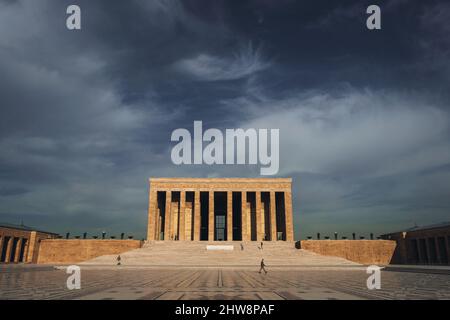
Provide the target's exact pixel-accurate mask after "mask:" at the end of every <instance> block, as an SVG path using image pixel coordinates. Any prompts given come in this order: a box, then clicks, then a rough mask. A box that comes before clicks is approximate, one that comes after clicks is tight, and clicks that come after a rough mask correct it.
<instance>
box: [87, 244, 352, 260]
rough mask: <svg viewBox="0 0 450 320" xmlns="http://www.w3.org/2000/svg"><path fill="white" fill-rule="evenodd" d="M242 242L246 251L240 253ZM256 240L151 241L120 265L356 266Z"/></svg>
mask: <svg viewBox="0 0 450 320" xmlns="http://www.w3.org/2000/svg"><path fill="white" fill-rule="evenodd" d="M241 243H242V244H243V245H244V250H241V247H240V245H241ZM207 245H233V246H234V250H232V251H222V250H220V251H213V250H206V246H207ZM258 246H259V243H257V242H255V241H248V242H241V241H214V242H213V241H148V242H146V243H145V244H144V246H143V247H142V248H140V249H135V250H131V251H128V252H125V253H122V254H121V255H120V256H121V264H122V265H128V266H145V265H147V266H156V265H157V266H164V265H166V266H174V265H179V266H205V265H207V266H231V265H239V266H255V265H256V266H257V265H259V263H260V261H261V259H262V258H264V261H265V263H266V264H267V265H277V266H289V265H295V266H301V265H314V266H328V265H333V266H345V265H357V264H355V263H353V262H350V261H348V260H345V259H342V258H338V257H326V256H321V255H318V254H316V253H313V252H310V251H306V250H299V249H296V248H295V242H293V241H292V242H285V241H277V242H264V245H263V249H262V250H261V249H259V248H258ZM116 264H117V255H105V256H101V257H97V258H94V259H91V260H88V261H85V262H83V263H81V265H116Z"/></svg>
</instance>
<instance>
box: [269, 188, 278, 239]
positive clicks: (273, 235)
mask: <svg viewBox="0 0 450 320" xmlns="http://www.w3.org/2000/svg"><path fill="white" fill-rule="evenodd" d="M270 240H271V241H276V240H277V216H276V203H275V191H270Z"/></svg>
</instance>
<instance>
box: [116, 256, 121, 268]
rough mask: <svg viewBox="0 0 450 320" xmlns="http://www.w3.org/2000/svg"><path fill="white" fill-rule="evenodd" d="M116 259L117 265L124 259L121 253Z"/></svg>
mask: <svg viewBox="0 0 450 320" xmlns="http://www.w3.org/2000/svg"><path fill="white" fill-rule="evenodd" d="M116 260H117V265H118V266H120V261H121V260H122V258H121V257H120V255H119V256H117V259H116Z"/></svg>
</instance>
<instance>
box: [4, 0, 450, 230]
mask: <svg viewBox="0 0 450 320" xmlns="http://www.w3.org/2000/svg"><path fill="white" fill-rule="evenodd" d="M70 4H78V5H79V6H80V7H81V10H82V30H80V31H69V30H67V28H66V26H65V19H66V17H67V15H66V8H67V6H68V5H70ZM369 4H372V3H370V2H367V1H357V0H354V1H351V0H349V1H339V3H330V2H329V1H319V2H317V1H316V2H314V4H313V3H312V2H306V1H303V2H300V1H290V0H285V1H258V0H250V1H207V2H204V1H202V2H201V1H194V0H189V1H176V0H167V1H166V0H155V1H139V0H134V1H126V2H125V1H121V2H112V1H106V0H104V1H102V0H94V1H92V0H91V1H56V0H45V1H25V0H24V1H20V0H16V1H15V0H0V75H1V77H0V99H1V100H0V150H1V152H0V221H2V222H10V223H20V222H21V221H23V222H24V223H25V224H27V225H33V226H36V227H38V228H41V229H48V230H50V231H55V232H59V233H65V232H69V231H70V232H71V233H72V234H73V235H75V234H81V233H82V232H85V231H86V232H88V233H89V234H91V235H92V234H99V233H100V232H101V231H103V230H105V231H107V232H108V233H109V234H111V235H112V234H115V235H118V234H119V233H120V232H126V233H129V234H134V235H135V236H136V237H139V238H143V237H145V230H146V227H145V226H146V219H147V214H146V210H147V201H148V198H147V197H148V193H147V192H148V190H147V188H148V186H147V179H148V177H151V176H155V177H158V176H185V177H189V176H192V177H197V176H200V177H202V176H205V177H220V176H223V177H246V176H248V177H258V176H259V167H258V166H253V165H252V166H242V165H241V166H238V165H235V166H207V165H181V166H176V165H174V164H172V163H171V160H170V152H171V148H172V147H173V145H174V144H173V143H172V142H171V141H170V135H171V132H172V131H173V130H175V129H177V128H187V129H188V130H192V128H193V121H194V120H201V121H203V125H204V127H205V129H206V128H219V129H225V128H275V129H280V171H279V173H278V176H282V177H288V176H289V177H293V179H294V197H293V199H294V220H295V223H296V228H295V231H296V238H304V237H306V236H308V235H314V234H315V232H321V233H322V234H329V235H331V233H332V232H334V231H338V232H339V233H341V234H344V233H346V235H347V236H348V235H350V233H351V232H358V233H362V234H365V235H366V236H367V235H368V233H369V232H374V233H376V234H378V233H382V232H387V231H392V230H393V229H397V228H403V227H409V226H412V225H413V224H414V223H418V224H427V223H436V222H440V221H443V220H448V216H449V208H450V197H449V194H450V184H449V183H448V181H450V143H449V141H450V139H449V138H450V117H449V102H450V95H449V92H450V90H449V89H450V88H449V83H450V67H449V66H450V37H449V24H448V19H449V17H450V6H449V5H448V4H447V3H446V2H445V1H426V2H425V1H423V2H419V1H406V0H401V1H400V0H396V1H393V0H392V1H386V4H382V5H381V9H382V30H376V31H369V30H367V28H366V24H365V19H366V17H367V15H366V14H365V9H366V8H367V6H368V5H369Z"/></svg>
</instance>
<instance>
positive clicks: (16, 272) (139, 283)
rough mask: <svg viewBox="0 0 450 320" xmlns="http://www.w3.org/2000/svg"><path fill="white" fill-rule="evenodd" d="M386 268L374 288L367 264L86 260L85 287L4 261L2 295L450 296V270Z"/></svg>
mask: <svg viewBox="0 0 450 320" xmlns="http://www.w3.org/2000/svg"><path fill="white" fill-rule="evenodd" d="M392 270H393V271H382V272H381V289H380V290H369V289H367V287H366V280H367V277H368V276H369V275H368V274H366V270H365V268H364V267H361V266H344V267H342V266H341V267H314V266H306V267H292V268H277V267H273V268H271V267H270V266H268V271H269V272H268V274H259V273H258V265H256V266H255V267H254V268H252V267H243V268H234V267H231V266H230V267H224V268H217V267H193V266H191V267H168V266H165V267H158V266H153V267H127V266H108V267H102V266H97V267H96V266H85V267H83V266H82V268H81V289H80V290H68V289H67V287H66V281H67V278H68V276H69V275H68V274H66V271H65V268H55V267H54V266H42V265H0V299H150V300H151V299H170V300H186V299H188V300H195V299H221V300H222V299H223V300H226V299H236V300H238V299H253V300H278V299H282V300H285V299H287V300H290V299H295V300H297V299H450V274H449V273H448V272H446V271H445V270H443V271H442V270H441V271H438V273H435V274H432V273H427V272H426V270H418V272H414V268H410V269H404V270H407V271H403V269H402V268H392Z"/></svg>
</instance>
